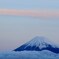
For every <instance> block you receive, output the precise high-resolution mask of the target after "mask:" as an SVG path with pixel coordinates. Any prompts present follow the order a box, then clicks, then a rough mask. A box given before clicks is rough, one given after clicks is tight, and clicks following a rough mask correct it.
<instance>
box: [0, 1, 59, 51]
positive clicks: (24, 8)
mask: <svg viewBox="0 0 59 59" xmlns="http://www.w3.org/2000/svg"><path fill="white" fill-rule="evenodd" d="M36 36H44V37H47V38H48V39H49V40H50V41H52V42H54V43H56V44H58V45H59V0H0V51H7V50H13V49H15V48H17V47H19V46H20V45H22V44H24V43H25V42H27V41H29V40H31V39H32V38H34V37H36Z"/></svg>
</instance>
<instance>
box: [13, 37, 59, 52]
mask: <svg viewBox="0 0 59 59" xmlns="http://www.w3.org/2000/svg"><path fill="white" fill-rule="evenodd" d="M25 50H26V51H43V50H49V51H51V52H54V53H59V47H57V46H56V45H54V44H52V43H51V42H49V41H48V40H47V38H45V37H38V36H37V37H35V38H33V39H32V40H31V41H29V42H27V43H25V44H23V45H22V46H20V47H19V48H17V49H15V50H14V51H25Z"/></svg>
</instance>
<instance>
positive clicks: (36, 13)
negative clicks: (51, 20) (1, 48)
mask: <svg viewBox="0 0 59 59" xmlns="http://www.w3.org/2000/svg"><path fill="white" fill-rule="evenodd" d="M0 15H16V16H32V17H59V11H58V10H15V9H0Z"/></svg>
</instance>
